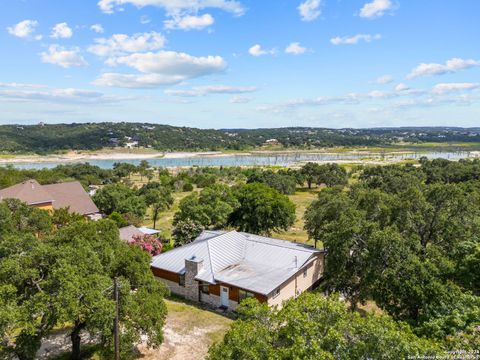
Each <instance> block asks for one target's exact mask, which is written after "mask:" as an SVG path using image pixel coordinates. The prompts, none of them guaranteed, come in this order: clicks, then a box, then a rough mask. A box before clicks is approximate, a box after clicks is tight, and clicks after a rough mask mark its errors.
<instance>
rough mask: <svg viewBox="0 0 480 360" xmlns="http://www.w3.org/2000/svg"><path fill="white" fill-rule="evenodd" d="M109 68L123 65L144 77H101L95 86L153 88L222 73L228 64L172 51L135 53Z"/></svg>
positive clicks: (108, 75) (116, 75)
mask: <svg viewBox="0 0 480 360" xmlns="http://www.w3.org/2000/svg"><path fill="white" fill-rule="evenodd" d="M110 65H113V66H115V65H125V66H129V67H131V68H133V69H136V70H138V71H139V72H141V73H143V74H119V73H104V74H102V75H101V76H100V77H99V78H98V79H96V80H95V81H94V84H95V85H102V86H117V87H125V88H153V87H158V86H162V85H172V84H177V83H179V82H182V81H185V80H188V79H193V78H198V77H201V76H206V75H210V74H214V73H219V72H222V71H224V70H225V69H226V67H227V63H226V61H225V60H224V59H223V58H222V57H221V56H204V57H195V56H191V55H189V54H186V53H179V52H175V51H160V52H157V53H152V52H149V53H135V54H131V55H128V56H121V57H117V58H113V59H111V62H110Z"/></svg>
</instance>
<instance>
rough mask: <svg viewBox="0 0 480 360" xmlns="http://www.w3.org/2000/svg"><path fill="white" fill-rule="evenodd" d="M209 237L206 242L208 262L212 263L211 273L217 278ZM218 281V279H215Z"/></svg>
mask: <svg viewBox="0 0 480 360" xmlns="http://www.w3.org/2000/svg"><path fill="white" fill-rule="evenodd" d="M208 240H209V239H207V240H206V241H205V242H206V243H207V254H208V262H209V263H210V273H211V274H212V278H213V280H215V270H214V269H213V264H212V254H211V253H210V244H209V243H208ZM215 281H216V280H215Z"/></svg>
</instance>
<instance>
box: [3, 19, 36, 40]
mask: <svg viewBox="0 0 480 360" xmlns="http://www.w3.org/2000/svg"><path fill="white" fill-rule="evenodd" d="M37 26H38V21H36V20H23V21H20V22H19V23H18V24H15V25H13V26H9V27H7V31H8V33H9V34H10V35H13V36H16V37H19V38H22V39H32V38H33V39H35V40H41V39H42V35H37V36H33V34H34V33H35V30H36V28H37Z"/></svg>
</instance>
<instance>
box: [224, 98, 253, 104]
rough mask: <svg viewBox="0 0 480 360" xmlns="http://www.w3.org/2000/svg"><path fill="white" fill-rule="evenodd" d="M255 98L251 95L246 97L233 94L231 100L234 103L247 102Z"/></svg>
mask: <svg viewBox="0 0 480 360" xmlns="http://www.w3.org/2000/svg"><path fill="white" fill-rule="evenodd" d="M252 100H253V99H252V98H251V97H246V96H233V97H232V98H231V99H230V100H229V102H230V103H232V104H246V103H249V102H250V101H252Z"/></svg>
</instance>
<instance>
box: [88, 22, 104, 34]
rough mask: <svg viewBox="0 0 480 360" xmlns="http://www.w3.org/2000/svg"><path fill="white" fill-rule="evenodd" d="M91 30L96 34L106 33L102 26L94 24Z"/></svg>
mask: <svg viewBox="0 0 480 360" xmlns="http://www.w3.org/2000/svg"><path fill="white" fill-rule="evenodd" d="M90 30H92V31H94V32H96V33H97V34H103V33H104V32H105V29H104V28H103V26H102V24H93V25H92V26H90Z"/></svg>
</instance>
